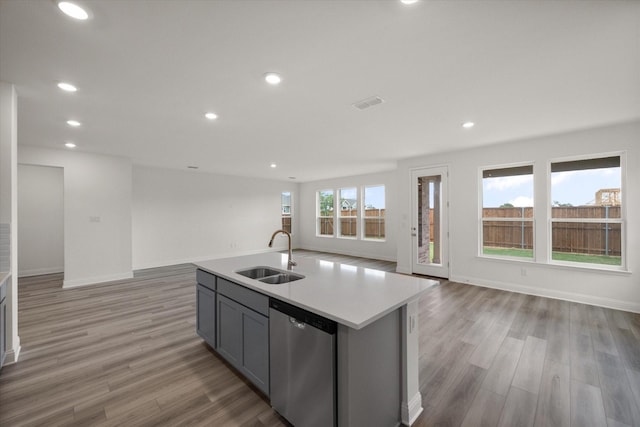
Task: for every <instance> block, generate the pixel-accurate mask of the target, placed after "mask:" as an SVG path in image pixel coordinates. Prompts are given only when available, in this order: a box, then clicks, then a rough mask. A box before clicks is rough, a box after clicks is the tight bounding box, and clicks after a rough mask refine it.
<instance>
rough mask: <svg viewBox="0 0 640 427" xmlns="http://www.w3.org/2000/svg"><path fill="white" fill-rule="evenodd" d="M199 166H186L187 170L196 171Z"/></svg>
mask: <svg viewBox="0 0 640 427" xmlns="http://www.w3.org/2000/svg"><path fill="white" fill-rule="evenodd" d="M198 168H199V166H187V169H198Z"/></svg>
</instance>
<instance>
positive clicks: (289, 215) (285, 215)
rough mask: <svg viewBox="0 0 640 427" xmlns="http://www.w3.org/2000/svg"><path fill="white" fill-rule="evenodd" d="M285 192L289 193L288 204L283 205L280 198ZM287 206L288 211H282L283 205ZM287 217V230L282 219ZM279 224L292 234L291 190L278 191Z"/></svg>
mask: <svg viewBox="0 0 640 427" xmlns="http://www.w3.org/2000/svg"><path fill="white" fill-rule="evenodd" d="M285 194H289V204H288V205H285V204H284V203H283V201H282V198H283V197H284V195H285ZM285 206H288V207H289V213H288V214H286V213H285V212H284V207H285ZM285 218H289V230H287V229H286V228H285V226H284V219H285ZM280 225H281V227H282V229H283V230H285V231H288V232H289V234H291V235H292V236H293V191H280Z"/></svg>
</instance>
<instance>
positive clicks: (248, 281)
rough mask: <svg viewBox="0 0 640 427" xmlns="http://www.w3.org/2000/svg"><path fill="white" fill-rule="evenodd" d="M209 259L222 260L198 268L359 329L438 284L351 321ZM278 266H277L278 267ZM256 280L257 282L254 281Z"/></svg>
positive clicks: (199, 265)
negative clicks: (360, 320)
mask: <svg viewBox="0 0 640 427" xmlns="http://www.w3.org/2000/svg"><path fill="white" fill-rule="evenodd" d="M232 258H236V257H232ZM237 258H242V257H237ZM209 261H220V260H205V261H201V262H195V263H193V264H194V265H195V266H196V267H197V268H199V269H201V270H204V271H207V272H209V273H211V274H213V275H216V276H218V277H221V278H223V279H226V280H229V281H231V282H234V283H237V284H239V285H240V286H244V287H245V288H247V289H250V290H252V291H255V292H258V293H260V294H262V295H265V296H268V297H272V298H275V299H278V300H281V301H284V302H287V303H290V304H293V305H296V306H298V307H300V308H303V309H305V310H308V311H310V312H312V313H315V314H318V315H320V316H323V317H326V318H327V319H330V320H333V321H335V322H337V323H339V324H341V325H344V326H346V327H349V328H351V329H355V330H359V329H363V328H365V327H366V326H368V325H370V324H372V323H374V322H376V321H377V320H379V319H381V318H383V317H385V316H386V315H388V314H389V313H392V312H394V311H395V310H397V309H399V308H401V307H403V306H405V305H406V304H408V303H409V302H411V301H414V300H416V299H418V298H420V296H421V295H422V294H423V293H424V292H426V291H427V290H428V289H431V288H432V287H433V286H436V285H437V284H438V282H437V281H434V280H428V279H424V280H425V281H427V282H429V285H428V286H426V287H425V288H424V289H422V290H421V291H419V292H416V293H414V294H413V295H410V296H408V297H407V298H403V299H401V300H398V301H395V302H394V303H393V304H391V305H389V306H388V307H386V308H385V309H383V310H381V311H379V312H377V313H375V314H373V315H372V316H370V317H367V318H366V319H364V320H363V321H362V322H357V323H355V322H353V321H350V320H348V319H346V318H344V317H340V315H339V314H332V313H330V312H327V311H324V310H322V309H319V308H318V307H314V306H309V305H308V304H305V303H303V302H301V301H299V300H296V299H291V298H287V297H286V296H284V295H282V294H279V293H277V292H270V291H269V290H268V289H265V287H264V286H260V285H263V284H262V283H260V282H258V281H257V280H254V279H250V278H247V277H244V276H241V275H239V274H236V273H235V272H234V271H232V273H233V274H230V273H229V271H225V268H220V269H215V267H208V266H206V265H205V264H207V263H208V262H209ZM276 268H277V267H276ZM388 273H393V274H394V275H395V274H399V273H394V272H388ZM400 276H404V275H400ZM254 281H255V282H256V283H255V284H254V283H253V282H254Z"/></svg>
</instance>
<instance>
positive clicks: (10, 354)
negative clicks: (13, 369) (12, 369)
mask: <svg viewBox="0 0 640 427" xmlns="http://www.w3.org/2000/svg"><path fill="white" fill-rule="evenodd" d="M21 349H22V347H21V346H20V336H18V339H17V340H16V343H15V347H14V348H12V349H9V350H7V354H6V355H5V359H4V365H5V366H6V365H11V364H13V363H16V362H17V361H18V358H19V357H20V350H21Z"/></svg>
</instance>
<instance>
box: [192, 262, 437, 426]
mask: <svg viewBox="0 0 640 427" xmlns="http://www.w3.org/2000/svg"><path fill="white" fill-rule="evenodd" d="M287 261H288V258H287V255H286V254H280V253H264V254H257V255H249V256H242V257H234V258H226V259H216V260H210V261H202V262H198V263H196V265H197V266H198V268H199V269H200V271H199V279H198V283H199V285H198V286H199V289H200V288H202V291H203V293H202V298H201V295H200V291H199V295H198V311H199V314H198V322H199V324H198V329H199V334H200V335H201V336H203V337H204V338H205V339H206V340H207V342H208V343H209V344H210V345H212V346H213V347H214V348H215V349H216V351H217V352H218V353H219V354H221V355H223V356H224V357H225V358H226V359H227V360H231V361H232V364H234V363H233V361H234V359H233V358H234V357H235V356H233V354H232V353H233V350H229V348H230V347H234V346H235V344H233V345H228V344H225V339H227V338H226V337H228V334H226V335H225V334H222V333H221V330H220V328H221V324H222V325H223V326H224V325H225V324H227V323H229V322H228V321H227V320H226V318H225V317H221V316H224V310H227V311H228V308H227V307H232V306H231V304H236V301H237V302H238V303H237V304H236V305H237V307H238V308H239V310H240V309H241V310H244V311H245V312H246V314H247V315H249V316H250V320H249V322H250V323H252V324H253V325H254V326H255V328H258V329H255V328H254V329H252V331H255V330H260V329H259V328H263V329H264V327H265V326H264V325H265V324H268V320H269V319H268V316H269V315H268V310H269V309H268V307H267V308H265V306H264V304H265V302H264V301H267V304H268V301H280V302H284V303H285V304H289V305H291V306H295V307H298V308H300V309H303V310H306V311H308V312H311V313H313V314H316V315H319V316H322V317H323V318H326V319H329V320H330V321H333V322H336V323H337V340H336V351H337V355H336V359H337V373H336V390H337V409H336V418H335V419H336V421H337V425H338V426H340V427H347V426H360V425H368V426H377V425H380V426H392V425H398V424H400V423H403V424H405V425H411V423H412V422H413V421H414V420H415V418H416V417H417V416H418V415H419V414H420V412H421V411H422V402H421V396H420V392H419V389H418V335H419V334H418V328H417V325H418V322H417V316H418V306H417V300H418V298H419V296H420V294H422V292H424V291H425V290H427V289H428V288H429V287H431V286H433V285H436V284H437V283H438V282H435V281H433V280H427V279H422V278H417V277H412V276H405V275H399V274H395V273H388V272H383V271H379V270H374V269H369V268H363V267H356V266H352V265H348V264H340V263H336V262H331V261H323V260H317V259H310V258H301V259H299V260H298V263H299V264H298V265H297V266H296V267H295V268H294V272H295V273H296V274H299V275H303V276H304V278H302V279H299V280H296V281H292V282H289V283H282V284H268V283H264V282H261V281H259V280H256V279H253V278H249V277H246V276H243V275H241V274H238V272H239V271H242V270H246V269H248V268H252V267H269V268H275V269H279V270H282V271H286V269H287ZM209 273H210V274H211V275H210V276H209ZM201 282H202V284H201ZM236 288H237V289H236ZM216 292H217V295H218V296H216ZM205 293H206V294H205ZM234 295H237V298H234ZM260 298H264V300H261V299H260ZM209 301H217V302H216V305H217V307H218V308H217V312H215V311H214V312H212V313H209V312H207V308H206V307H211V305H210V304H211V303H210V302H209ZM245 301H246V302H245ZM221 304H222V305H221ZM225 304H226V305H225ZM247 307H248V308H247ZM212 310H213V309H212ZM201 314H202V316H201ZM207 315H209V317H213V318H214V320H217V326H216V328H215V329H216V330H215V331H214V330H213V328H208V330H207V327H206V325H203V326H201V325H200V323H205V320H201V318H202V319H206V318H207V317H206V316H207ZM266 328H267V330H268V325H267V326H266ZM239 333H240V332H239ZM214 334H217V335H218V336H217V337H215V338H213V337H212V336H213V335H214ZM247 335H248V336H251V337H254V338H255V337H260V336H262V335H260V334H258V333H254V332H250V333H247ZM267 337H268V334H267ZM267 339H268V338H267ZM253 341H255V339H254V340H253ZM258 341H261V343H260V342H258V343H257V344H256V343H255V342H250V343H247V344H248V345H251V346H252V348H253V349H255V351H253V350H252V351H251V352H249V351H247V350H246V349H245V350H244V351H245V352H246V353H250V354H252V355H254V354H259V353H260V352H261V351H263V352H264V351H265V350H264V348H265V345H266V346H267V350H266V351H267V352H268V343H266V342H264V339H263V338H258ZM239 345H240V344H239ZM236 353H242V350H239V351H237V352H236ZM252 357H253V356H252ZM249 362H255V361H249ZM234 366H239V367H240V370H241V373H243V374H244V375H245V376H247V378H248V379H250V380H251V381H253V382H254V384H256V385H257V386H258V388H259V389H261V390H262V391H263V392H264V393H265V394H266V395H267V396H269V373H268V372H263V371H264V369H263V368H261V367H260V366H261V365H260V363H253V366H250V365H247V366H246V367H245V366H243V365H242V364H238V365H235V364H234Z"/></svg>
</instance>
